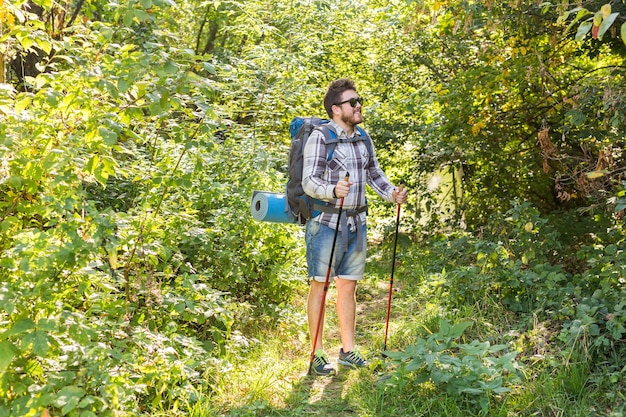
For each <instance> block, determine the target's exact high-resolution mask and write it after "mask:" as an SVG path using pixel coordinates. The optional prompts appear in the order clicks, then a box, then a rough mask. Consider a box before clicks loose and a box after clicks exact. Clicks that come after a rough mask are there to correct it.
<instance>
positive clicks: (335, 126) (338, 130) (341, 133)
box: [329, 120, 361, 138]
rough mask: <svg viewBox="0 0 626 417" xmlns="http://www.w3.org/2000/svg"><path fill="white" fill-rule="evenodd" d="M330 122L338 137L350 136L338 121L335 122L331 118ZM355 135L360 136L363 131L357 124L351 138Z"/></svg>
mask: <svg viewBox="0 0 626 417" xmlns="http://www.w3.org/2000/svg"><path fill="white" fill-rule="evenodd" d="M329 124H330V126H331V127H332V128H333V129H334V130H335V132H336V133H337V137H338V138H341V137H344V138H348V133H347V132H346V131H345V130H343V128H342V127H341V126H339V125H338V124H337V122H335V121H334V120H331V121H330V123H329ZM355 135H359V136H360V135H361V131H360V130H359V129H358V128H357V127H356V126H355V127H354V132H352V136H350V138H352V137H354V136H355Z"/></svg>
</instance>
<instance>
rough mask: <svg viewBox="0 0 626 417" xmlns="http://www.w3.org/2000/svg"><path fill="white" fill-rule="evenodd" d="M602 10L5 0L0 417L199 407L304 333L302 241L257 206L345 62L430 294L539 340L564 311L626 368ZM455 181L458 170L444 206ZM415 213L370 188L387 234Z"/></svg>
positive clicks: (563, 326) (600, 359) (601, 361)
mask: <svg viewBox="0 0 626 417" xmlns="http://www.w3.org/2000/svg"><path fill="white" fill-rule="evenodd" d="M606 6H607V4H605V3H604V2H600V3H597V2H592V3H587V4H586V6H585V7H586V9H585V10H583V9H578V10H576V11H572V10H568V9H567V8H566V6H563V5H561V3H559V5H558V6H557V5H555V6H553V5H552V4H550V3H549V2H541V3H538V2H535V1H514V2H500V3H498V2H491V1H488V2H482V3H480V2H479V3H476V2H465V1H452V2H446V3H445V4H444V3H443V2H439V1H424V2H411V1H409V2H389V1H386V0H367V1H350V2H343V1H331V2H321V1H313V0H311V1H308V0H307V1H297V2H286V3H277V2H271V1H265V0H254V1H247V2H239V1H209V2H203V3H201V2H196V1H191V0H185V1H181V2H177V3H172V2H164V1H161V0H141V1H139V2H137V1H134V0H130V1H127V2H121V3H110V4H108V3H107V4H105V3H103V2H82V1H79V2H73V3H72V2H61V3H51V2H22V1H16V2H9V1H3V2H0V31H1V33H0V40H1V42H0V43H1V45H2V46H1V47H0V58H1V59H0V63H2V65H5V64H6V65H7V67H6V68H5V67H2V71H3V72H6V74H7V75H8V77H7V83H4V84H1V85H0V122H1V123H0V155H1V156H2V159H1V161H2V162H0V231H1V233H0V282H1V284H0V300H1V302H0V373H1V375H2V376H1V377H0V393H1V395H0V415H32V414H45V413H50V414H65V415H94V414H95V415H119V414H137V415H141V414H145V415H155V414H159V413H162V414H168V413H169V412H173V413H180V414H184V413H185V411H182V410H183V409H188V408H189V407H191V405H192V404H196V402H197V401H200V404H204V403H205V402H204V401H201V400H202V399H206V396H207V395H210V393H211V390H212V389H214V388H215V386H214V385H215V384H211V383H210V382H207V378H206V376H207V375H212V374H214V373H215V372H218V371H221V370H222V369H223V368H225V369H228V367H229V364H228V361H229V360H232V361H235V360H238V358H237V357H235V356H233V355H229V352H228V350H229V349H231V348H232V346H233V345H232V343H233V340H235V339H237V337H238V336H234V335H240V334H241V332H242V331H249V330H250V329H251V328H255V326H258V327H262V328H264V329H268V328H269V329H275V330H277V331H282V330H284V327H285V326H288V324H287V323H288V322H289V321H290V320H292V319H293V318H294V317H295V316H296V314H295V313H294V312H293V311H292V310H291V307H293V301H294V298H295V297H296V296H297V295H298V294H299V293H301V292H302V291H303V290H302V288H301V286H302V284H303V281H304V280H303V278H304V276H305V271H304V250H303V247H302V239H301V230H300V229H298V228H297V227H296V226H292V225H268V224H262V223H257V222H254V221H253V220H252V219H251V218H250V216H249V214H248V212H249V201H250V196H251V194H252V192H253V191H254V190H273V191H280V190H281V189H282V188H283V187H284V181H285V176H284V173H285V172H286V152H287V148H288V135H287V129H286V126H287V121H288V120H290V119H291V117H293V116H295V115H297V114H301V115H304V114H316V115H320V114H321V113H322V109H321V99H322V95H323V93H324V87H325V85H326V84H327V83H328V81H330V80H332V79H334V78H336V77H340V76H350V77H352V78H354V79H355V80H356V81H357V84H358V86H359V90H360V91H359V93H360V94H362V95H363V96H364V97H365V98H366V107H365V112H366V113H365V114H366V117H367V125H366V128H367V129H368V131H369V132H370V133H371V134H372V137H373V138H374V140H375V143H376V146H377V154H378V156H379V160H380V162H381V165H382V166H383V167H384V168H385V171H386V172H387V173H388V174H389V176H390V178H391V179H392V180H393V181H394V182H397V181H399V180H400V179H404V180H406V181H407V186H408V187H409V188H410V189H411V204H410V205H407V206H406V207H404V208H403V209H404V211H403V213H404V214H403V232H406V233H407V236H406V238H405V239H403V241H404V242H405V244H406V249H407V253H406V254H405V255H402V256H400V258H403V260H404V262H405V263H411V262H413V263H417V264H419V265H420V266H421V268H423V270H422V269H419V270H416V271H412V272H411V273H407V275H409V276H411V277H412V278H414V279H416V280H417V279H422V277H421V274H422V272H423V273H425V274H426V277H425V281H424V282H422V283H419V287H420V288H423V290H424V294H434V295H436V296H437V297H440V299H439V300H440V302H441V304H442V305H443V306H445V308H448V309H450V310H453V311H459V310H462V309H463V308H467V306H474V305H482V303H486V302H487V301H485V300H488V302H490V303H492V304H497V305H498V306H499V307H500V308H506V309H507V311H508V312H509V313H511V314H514V315H515V317H516V318H517V319H519V320H520V321H521V323H522V324H520V325H519V329H515V330H516V331H519V332H520V334H521V335H522V336H520V337H521V338H522V339H523V340H525V339H524V337H528V338H530V337H531V336H533V335H534V333H532V332H533V331H534V332H536V329H529V328H528V327H530V325H529V323H530V322H531V320H530V318H531V317H532V318H533V320H534V319H536V320H541V321H543V320H545V321H546V322H547V324H546V326H547V327H548V328H549V333H548V335H547V337H549V338H550V341H551V342H552V343H559V347H560V348H562V349H563V351H568V350H571V351H574V350H576V349H582V350H584V351H585V353H586V354H588V355H589V358H592V360H593V361H597V362H594V365H597V368H601V369H600V370H599V371H598V372H601V373H605V374H606V375H607V376H608V377H609V378H608V379H609V380H611V379H614V378H616V377H620V376H621V375H622V374H623V366H624V363H623V359H622V358H623V357H624V355H623V353H624V352H623V346H622V344H621V343H620V342H621V341H622V340H623V336H624V333H625V331H624V328H625V326H626V324H625V322H624V304H623V302H622V301H621V300H623V299H624V297H623V295H624V294H623V280H624V265H626V261H625V260H624V254H623V250H622V247H623V244H624V226H623V212H624V208H625V206H624V201H625V200H624V182H623V172H624V171H623V166H624V163H623V162H624V161H623V160H624V149H623V148H624V141H623V131H624V123H625V121H624V118H623V114H624V102H623V96H624V94H623V93H624V91H623V84H624V83H623V82H622V79H623V76H624V71H623V70H624V69H623V62H622V61H623V56H622V54H623V45H622V40H621V39H620V38H619V37H617V33H616V29H615V28H616V27H617V26H616V25H618V24H620V23H622V19H623V12H622V10H621V8H622V7H623V5H622V4H620V3H619V2H613V3H611V5H610V6H611V10H608V8H607V7H606ZM598 13H599V15H598ZM559 16H560V17H559ZM592 16H593V17H592ZM600 18H601V20H600ZM586 19H592V20H590V21H586ZM593 19H597V20H596V22H594V21H593ZM589 22H591V28H590V29H589V31H591V32H592V36H591V37H589V36H583V35H584V32H585V30H586V28H587V27H588V26H589ZM595 23H597V24H595ZM567 25H570V27H569V29H567ZM574 27H577V30H576V32H577V33H578V36H576V34H574V31H573V30H572V29H573V28H574ZM578 28H582V29H580V30H578ZM596 38H597V39H596ZM616 41H619V42H617V43H616ZM390 50H391V51H392V53H390ZM3 75H4V74H3ZM433 172H440V173H441V172H448V173H451V174H450V175H452V173H453V174H454V175H457V177H456V179H457V180H456V181H454V185H455V187H456V186H457V184H458V189H457V188H455V191H454V198H453V199H451V200H450V201H449V203H448V204H441V201H440V200H441V195H440V193H439V191H438V190H437V189H435V188H433V187H429V181H428V178H429V176H430V175H431V174H432V173H433ZM511 201H514V203H513V205H512V207H511V205H510V202H511ZM393 209H394V207H392V206H390V205H386V204H382V203H380V201H377V197H375V196H372V198H371V212H370V214H371V215H372V216H371V224H372V225H373V226H377V227H378V228H379V229H378V231H379V232H380V233H381V235H382V238H383V239H384V238H385V237H386V236H389V235H390V234H391V233H392V230H393V228H392V227H391V226H390V225H391V223H389V221H388V220H386V219H385V218H386V217H393V216H390V215H391V214H392V212H393ZM426 217H427V218H428V221H427V219H426ZM461 227H465V228H466V229H465V231H464V230H462V229H461ZM574 227H575V228H574ZM372 229H373V228H372ZM442 231H445V232H446V233H447V235H442V234H441V232H442ZM451 231H455V232H454V233H451ZM420 238H422V239H426V238H428V239H431V241H432V243H433V246H428V251H429V252H428V253H426V254H424V253H422V252H420V245H421V244H423V243H424V241H420V240H419V239H420ZM416 243H419V245H418V244H416ZM384 247H385V246H384V245H383V248H384ZM426 284H428V285H426ZM298 323H299V324H298V326H301V325H303V324H302V323H300V321H298ZM533 325H534V321H533ZM452 327H454V326H452ZM444 330H445V329H444ZM287 333H288V334H289V335H292V336H293V335H300V334H301V329H299V328H296V329H293V328H291V329H290V330H289V331H288V332H287ZM444 333H445V332H444ZM461 333H462V332H461ZM442 334H443V333H442V332H441V331H440V332H439V333H437V335H438V336H436V337H435V336H433V338H432V339H428V340H429V342H428V343H431V344H437V346H439V347H441V346H444V345H445V346H448V348H452V347H454V349H453V350H450V349H448V348H446V349H448V350H442V351H440V354H441V355H448V356H445V358H446V360H447V361H448V362H449V363H448V365H450V366H453V367H454V373H455V375H457V374H458V375H460V374H463V373H467V372H469V373H470V374H471V375H473V376H472V378H474V377H476V378H474V379H473V381H474V382H475V383H476V384H478V385H477V386H478V388H475V387H474V388H475V389H479V390H482V391H481V395H482V394H485V393H487V392H493V390H492V389H491V388H489V385H485V386H483V385H480V380H479V378H478V376H477V375H476V374H472V372H474V371H473V370H480V369H482V370H483V371H485V372H487V373H489V372H492V371H493V369H492V368H490V367H489V366H487V365H486V362H483V360H484V359H485V358H491V357H495V356H497V354H499V353H498V352H496V351H497V350H498V349H499V348H497V347H496V346H498V345H495V346H491V345H484V344H480V343H478V342H477V344H475V345H471V344H457V343H456V341H455V338H454V337H449V336H450V335H449V334H448V333H445V334H446V335H447V336H445V337H444V336H442ZM298 337H300V336H298ZM437 337H443V339H441V338H439V339H437ZM459 337H460V335H459ZM243 338H244V339H245V338H246V336H243ZM299 343H300V341H299ZM424 343H426V341H424ZM520 343H522V342H520ZM420 346H421V345H420ZM415 349H417V345H415ZM470 352H472V354H471V355H470ZM231 353H232V352H231ZM414 353H415V355H418V354H420V355H421V354H423V353H424V352H423V351H420V352H418V351H417V350H416V351H415V352H414ZM459 353H462V354H463V355H465V356H463V355H461V357H463V358H467V359H466V361H468V362H463V360H462V359H460V356H459ZM441 357H444V356H441ZM487 362H488V361H487ZM433 363H434V362H433ZM468 365H472V366H473V368H471V369H468V368H467V367H466V366H468ZM591 368H593V367H591ZM431 371H432V372H431V374H430V375H431V377H432V378H434V380H437V381H439V382H441V383H444V382H445V384H447V386H448V387H450V386H453V388H452V389H453V390H456V392H460V391H461V390H462V388H460V386H456V385H454V384H451V383H450V381H444V380H443V379H445V378H446V377H445V376H441V375H440V374H438V373H436V372H435V371H436V369H435V368H433V369H431ZM592 371H596V369H595V368H594V369H592ZM435 374H436V376H433V375H435ZM398 378H399V379H398V380H397V382H398V384H400V383H403V381H402V378H403V376H401V375H400V374H399V375H398ZM440 378H443V379H440ZM454 387H456V388H454ZM496 388H497V387H496ZM612 392H613V393H614V395H615V398H618V397H619V395H618V394H619V393H618V392H615V391H612ZM257 405H258V406H259V407H261V406H264V405H263V404H262V403H259V404H257ZM201 408H202V407H201V406H199V409H201ZM209 408H210V409H212V407H209ZM404 410H405V411H406V409H404ZM244 411H245V410H244Z"/></svg>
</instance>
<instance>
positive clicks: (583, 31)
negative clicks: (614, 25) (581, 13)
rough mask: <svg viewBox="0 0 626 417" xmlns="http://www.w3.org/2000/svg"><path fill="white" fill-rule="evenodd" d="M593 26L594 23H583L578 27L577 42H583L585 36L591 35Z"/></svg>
mask: <svg viewBox="0 0 626 417" xmlns="http://www.w3.org/2000/svg"><path fill="white" fill-rule="evenodd" d="M592 26H593V23H592V22H583V23H581V24H580V26H578V31H577V32H576V37H575V38H576V40H577V41H581V40H582V39H583V38H584V37H585V35H587V33H589V31H590V30H591V27H592Z"/></svg>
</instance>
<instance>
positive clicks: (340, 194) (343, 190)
mask: <svg viewBox="0 0 626 417" xmlns="http://www.w3.org/2000/svg"><path fill="white" fill-rule="evenodd" d="M351 185H352V182H351V181H350V180H349V179H348V177H346V179H343V180H339V182H337V185H335V197H336V198H344V197H345V196H347V195H348V193H349V192H350V186H351Z"/></svg>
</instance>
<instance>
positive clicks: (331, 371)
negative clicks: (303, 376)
mask: <svg viewBox="0 0 626 417" xmlns="http://www.w3.org/2000/svg"><path fill="white" fill-rule="evenodd" d="M312 371H313V373H314V374H315V375H318V376H332V375H335V373H336V371H335V367H334V366H333V365H332V364H331V363H330V362H328V356H326V353H324V352H323V351H321V350H317V351H315V356H313V367H312Z"/></svg>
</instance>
